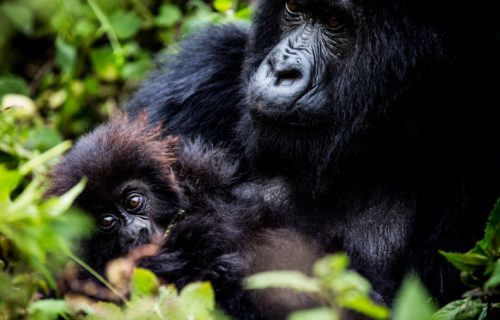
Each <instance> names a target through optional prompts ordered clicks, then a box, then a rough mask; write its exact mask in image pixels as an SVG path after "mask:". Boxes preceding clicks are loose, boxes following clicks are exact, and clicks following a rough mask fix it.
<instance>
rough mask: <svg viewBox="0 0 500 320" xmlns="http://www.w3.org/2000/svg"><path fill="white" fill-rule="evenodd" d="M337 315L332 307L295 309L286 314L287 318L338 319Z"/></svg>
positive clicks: (294, 319) (295, 319)
mask: <svg viewBox="0 0 500 320" xmlns="http://www.w3.org/2000/svg"><path fill="white" fill-rule="evenodd" d="M338 319H340V317H339V315H338V314H336V313H335V312H334V311H333V310H332V309H328V308H316V309H307V310H301V311H295V312H293V313H291V314H290V315H289V316H288V320H338Z"/></svg>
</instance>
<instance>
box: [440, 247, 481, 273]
mask: <svg viewBox="0 0 500 320" xmlns="http://www.w3.org/2000/svg"><path fill="white" fill-rule="evenodd" d="M439 253H441V254H442V255H443V256H444V257H445V258H446V260H448V261H449V262H450V263H451V264H452V265H453V266H454V267H455V268H457V269H458V270H461V271H465V272H474V271H476V270H477V269H478V268H479V267H483V266H486V265H487V264H488V262H489V261H490V260H489V259H488V257H485V256H483V255H479V254H475V253H452V252H443V251H439Z"/></svg>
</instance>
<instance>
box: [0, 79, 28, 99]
mask: <svg viewBox="0 0 500 320" xmlns="http://www.w3.org/2000/svg"><path fill="white" fill-rule="evenodd" d="M28 92H29V88H28V83H27V82H26V81H25V80H24V79H23V78H21V77H17V76H3V77H0V98H1V97H2V96H4V95H6V94H9V93H17V94H20V95H24V96H27V95H28Z"/></svg>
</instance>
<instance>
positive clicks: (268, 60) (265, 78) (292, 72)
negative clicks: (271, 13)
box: [248, 0, 354, 130]
mask: <svg viewBox="0 0 500 320" xmlns="http://www.w3.org/2000/svg"><path fill="white" fill-rule="evenodd" d="M350 6H351V3H349V2H347V1H344V2H340V3H338V5H336V6H335V7H331V8H330V7H325V8H327V10H323V12H316V8H317V6H314V7H312V6H308V5H307V4H306V3H304V2H301V3H299V2H298V1H295V0H288V1H286V2H285V3H284V4H283V8H282V10H281V11H282V12H281V13H280V17H279V20H280V29H281V34H282V37H281V39H280V41H279V42H278V43H277V44H276V46H274V48H272V49H271V51H270V52H269V53H268V54H267V56H266V57H265V58H264V60H263V61H262V62H260V64H259V66H258V68H257V70H256V71H255V73H254V74H253V75H252V77H251V80H250V83H249V88H248V102H249V106H250V109H249V111H250V114H251V115H252V117H253V119H254V120H255V121H262V122H269V123H271V124H276V125H279V126H284V127H288V128H290V129H291V130H294V129H295V128H298V129H312V128H318V127H323V126H327V125H328V124H329V123H330V124H331V123H332V121H333V120H334V118H333V117H332V112H331V111H330V110H329V106H328V103H329V100H330V99H329V97H328V95H329V93H328V92H327V91H325V90H324V88H325V87H326V88H328V87H330V84H329V82H331V79H328V77H327V75H328V74H329V69H331V68H333V67H334V66H335V65H337V64H339V62H340V61H342V60H343V57H344V56H345V55H346V54H347V53H348V52H349V50H352V47H353V45H352V42H353V40H354V30H353V28H352V27H351V26H352V13H351V7H350Z"/></svg>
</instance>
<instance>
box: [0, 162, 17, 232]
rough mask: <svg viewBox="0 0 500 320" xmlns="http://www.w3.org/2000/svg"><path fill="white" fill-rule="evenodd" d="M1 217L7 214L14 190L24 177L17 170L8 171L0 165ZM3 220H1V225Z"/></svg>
mask: <svg viewBox="0 0 500 320" xmlns="http://www.w3.org/2000/svg"><path fill="white" fill-rule="evenodd" d="M0 177H2V179H1V180H0V216H1V215H3V214H5V213H6V206H7V205H8V204H9V203H10V194H11V192H12V190H14V188H15V187H16V186H17V185H18V184H19V182H20V181H21V178H22V175H21V174H20V173H19V172H18V171H15V170H8V169H7V168H5V167H4V166H3V165H0ZM2 220H3V219H0V223H1V221H2Z"/></svg>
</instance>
